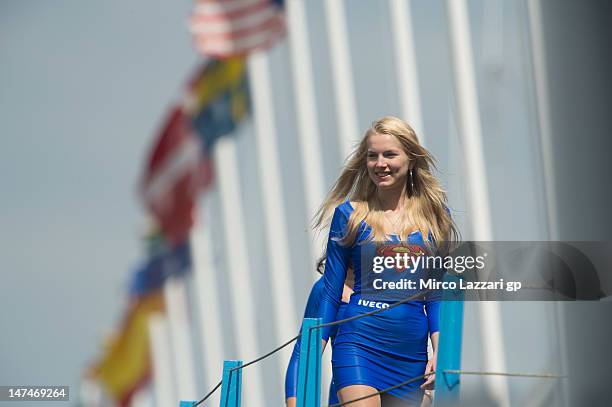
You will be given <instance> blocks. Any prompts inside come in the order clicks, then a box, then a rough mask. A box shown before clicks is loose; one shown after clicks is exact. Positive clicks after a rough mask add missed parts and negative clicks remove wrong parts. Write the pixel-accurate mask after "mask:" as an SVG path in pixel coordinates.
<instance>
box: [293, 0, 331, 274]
mask: <svg viewBox="0 0 612 407" xmlns="http://www.w3.org/2000/svg"><path fill="white" fill-rule="evenodd" d="M286 8H287V19H288V24H287V26H288V29H289V36H288V37H289V47H290V50H291V68H292V74H293V85H294V87H295V95H296V111H297V119H298V139H299V142H300V153H301V159H302V177H303V178H304V186H305V187H306V191H305V192H306V194H305V195H306V196H305V197H306V210H307V211H308V216H307V219H306V220H307V223H306V224H307V225H308V230H309V232H310V258H311V263H310V267H309V268H308V269H309V270H314V267H315V262H316V260H317V259H318V258H319V256H320V255H321V253H322V250H323V241H322V239H321V236H320V234H319V233H314V231H313V230H312V228H310V219H311V217H312V216H314V214H315V212H316V211H317V208H318V207H319V205H321V203H322V202H323V198H324V195H325V187H324V176H323V160H322V159H321V145H320V142H319V141H320V134H319V119H318V116H317V110H316V104H315V95H314V77H313V73H312V60H311V50H310V43H309V41H308V26H307V24H306V21H307V20H306V10H305V2H304V0H288V1H287V3H286ZM312 275H313V278H314V279H315V280H316V279H317V278H318V277H317V275H316V274H315V273H312Z"/></svg>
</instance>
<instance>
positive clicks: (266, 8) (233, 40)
mask: <svg viewBox="0 0 612 407" xmlns="http://www.w3.org/2000/svg"><path fill="white" fill-rule="evenodd" d="M280 3H281V2H280V1H278V0H276V1H274V0H196V6H195V9H194V12H193V15H192V16H191V19H190V30H191V32H192V33H193V36H194V40H195V44H196V48H197V49H198V51H199V52H200V53H202V54H203V55H207V56H213V57H217V58H226V57H230V56H241V55H246V54H248V53H249V52H252V51H255V50H260V49H267V48H269V47H271V46H272V44H273V43H274V42H275V41H276V40H277V39H278V38H280V37H282V36H283V35H284V33H285V21H284V15H283V13H282V9H281V7H279V5H280Z"/></svg>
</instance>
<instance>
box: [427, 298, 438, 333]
mask: <svg viewBox="0 0 612 407" xmlns="http://www.w3.org/2000/svg"><path fill="white" fill-rule="evenodd" d="M425 312H426V313H427V322H428V324H429V334H430V335H431V334H432V333H434V332H438V331H440V299H439V298H437V299H428V300H427V301H426V302H425Z"/></svg>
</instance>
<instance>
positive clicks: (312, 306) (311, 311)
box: [285, 277, 323, 399]
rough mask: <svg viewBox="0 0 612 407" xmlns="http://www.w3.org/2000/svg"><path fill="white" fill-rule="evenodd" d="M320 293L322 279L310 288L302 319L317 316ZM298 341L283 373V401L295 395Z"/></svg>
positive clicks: (298, 357) (298, 340)
mask: <svg viewBox="0 0 612 407" xmlns="http://www.w3.org/2000/svg"><path fill="white" fill-rule="evenodd" d="M322 293H323V278H322V277H321V278H320V279H319V280H318V281H317V282H316V283H315V284H314V285H313V286H312V290H310V295H309V296H308V301H307V302H306V309H305V310H304V318H315V317H317V316H318V313H319V304H320V302H321V295H322ZM300 332H301V327H300ZM300 339H301V338H298V339H297V341H296V342H295V345H294V346H293V353H291V359H289V365H288V366H287V372H286V373H285V399H288V398H289V397H295V395H296V393H297V381H298V363H299V362H300V346H301V344H302V342H301V340H300Z"/></svg>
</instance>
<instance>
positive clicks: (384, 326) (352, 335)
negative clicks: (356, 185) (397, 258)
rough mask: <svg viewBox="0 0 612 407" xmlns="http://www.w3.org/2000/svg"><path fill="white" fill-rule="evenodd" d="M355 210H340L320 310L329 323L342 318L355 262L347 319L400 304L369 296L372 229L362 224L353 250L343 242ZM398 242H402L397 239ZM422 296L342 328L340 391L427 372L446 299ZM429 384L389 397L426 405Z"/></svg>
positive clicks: (415, 238)
mask: <svg viewBox="0 0 612 407" xmlns="http://www.w3.org/2000/svg"><path fill="white" fill-rule="evenodd" d="M352 211H353V207H352V206H351V204H350V203H349V202H348V201H347V202H344V203H343V204H341V205H339V206H338V207H337V208H336V210H335V212H334V216H333V218H332V222H331V226H330V233H329V239H328V243H327V261H326V264H325V273H324V275H323V280H324V284H325V286H324V293H323V298H322V301H321V305H320V306H319V312H320V314H319V315H320V317H321V318H322V319H323V323H327V322H331V321H334V320H335V319H336V313H337V309H338V307H339V306H340V298H341V296H342V286H343V284H344V280H345V278H346V270H347V269H348V267H349V266H350V265H351V264H352V265H353V269H354V271H355V285H354V291H355V292H354V294H353V295H352V296H351V301H350V303H349V304H348V306H347V307H346V310H345V312H344V318H349V317H352V316H355V315H359V314H363V313H366V312H370V311H372V310H373V309H375V308H380V307H381V304H383V306H384V304H385V303H391V302H394V301H395V300H393V301H390V300H389V299H388V298H383V299H381V300H380V301H372V300H371V298H370V297H368V299H367V300H366V299H365V298H363V295H362V281H361V272H362V270H361V261H362V256H361V246H360V243H364V242H365V241H367V237H368V235H369V233H370V232H371V228H370V226H368V225H367V224H365V223H364V222H362V224H361V225H360V228H359V230H358V233H357V238H356V241H355V244H353V245H352V246H344V245H342V244H341V243H340V242H339V241H338V239H340V238H342V237H343V236H344V235H345V233H346V224H347V221H348V219H349V216H350V215H351V213H352ZM393 241H395V242H399V240H398V239H397V238H396V239H395V240H393ZM408 244H411V245H419V246H422V247H425V243H424V242H423V238H422V236H421V233H420V232H415V233H413V234H411V235H410V236H408ZM416 291H418V290H416ZM416 291H415V292H416ZM422 298H423V299H422V300H416V301H411V302H407V303H404V304H401V305H399V306H397V307H395V308H391V309H389V310H386V311H383V312H380V313H378V314H375V315H371V316H367V317H364V318H359V319H356V320H354V321H351V322H348V323H344V324H341V325H340V326H339V328H338V332H337V334H336V338H335V340H334V343H333V353H332V367H333V375H334V383H335V385H336V387H337V388H338V389H341V388H343V387H346V386H350V385H355V384H362V385H368V386H372V387H374V388H376V389H378V390H383V389H385V388H388V387H392V386H394V385H396V384H399V383H401V382H404V381H406V380H408V379H410V378H413V377H417V376H420V375H422V374H423V373H424V372H425V366H426V364H427V337H428V334H429V333H431V332H436V331H438V316H439V306H440V299H439V296H437V295H434V296H427V297H422ZM322 334H323V339H327V338H328V337H329V334H330V329H329V328H324V329H323V332H322ZM424 381H425V379H421V380H418V381H414V382H412V383H409V384H407V385H404V386H402V387H399V388H397V389H395V390H392V391H390V392H389V393H390V394H391V395H393V396H395V397H397V398H400V399H403V400H409V401H411V402H414V403H420V402H421V400H422V398H423V391H422V390H421V389H420V388H419V387H420V385H421V384H423V382H424Z"/></svg>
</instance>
